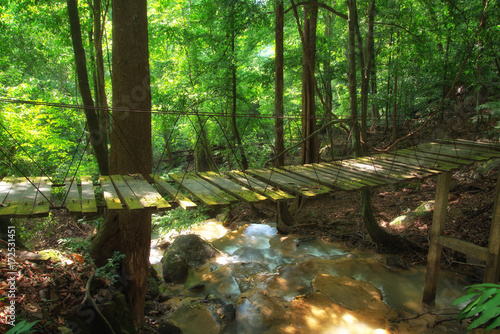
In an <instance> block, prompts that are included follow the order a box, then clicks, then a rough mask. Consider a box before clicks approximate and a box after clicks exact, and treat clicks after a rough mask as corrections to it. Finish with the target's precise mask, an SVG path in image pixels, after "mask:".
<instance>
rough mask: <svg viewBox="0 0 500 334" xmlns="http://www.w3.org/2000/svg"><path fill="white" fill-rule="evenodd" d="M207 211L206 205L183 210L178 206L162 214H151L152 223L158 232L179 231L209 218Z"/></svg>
mask: <svg viewBox="0 0 500 334" xmlns="http://www.w3.org/2000/svg"><path fill="white" fill-rule="evenodd" d="M207 212H208V208H206V207H198V208H196V209H193V210H184V209H183V208H180V207H179V208H176V209H174V210H169V211H167V212H165V213H164V214H162V215H153V217H152V223H153V226H154V227H155V228H156V229H158V232H159V233H160V234H162V233H168V232H169V231H181V230H182V229H186V228H189V227H190V226H192V225H195V224H199V223H201V222H202V221H204V220H207V219H208V218H210V217H209V215H208V213H207Z"/></svg>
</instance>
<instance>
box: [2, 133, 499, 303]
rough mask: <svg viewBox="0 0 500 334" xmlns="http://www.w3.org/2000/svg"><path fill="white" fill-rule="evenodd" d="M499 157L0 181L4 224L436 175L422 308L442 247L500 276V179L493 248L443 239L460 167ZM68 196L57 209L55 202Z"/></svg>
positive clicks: (468, 150) (391, 157)
mask: <svg viewBox="0 0 500 334" xmlns="http://www.w3.org/2000/svg"><path fill="white" fill-rule="evenodd" d="M493 158H500V144H498V143H495V144H492V143H479V142H471V141H465V140H455V141H443V142H438V143H425V144H421V145H418V146H415V147H411V148H407V149H403V150H398V151H396V152H394V153H392V154H377V155H372V156H369V157H362V158H357V159H347V160H343V161H338V162H330V163H326V162H325V163H316V164H310V165H303V166H284V167H281V168H260V169H249V170H246V171H244V172H241V171H231V172H227V173H224V174H217V173H213V172H205V173H192V172H190V173H185V174H170V175H169V179H168V180H166V179H162V178H159V177H158V176H155V175H150V176H148V177H149V179H150V181H151V182H149V181H147V180H145V179H144V178H143V177H142V176H140V175H111V176H101V177H100V178H99V180H98V182H96V183H94V182H93V180H92V179H91V178H90V177H85V176H83V177H80V178H79V180H77V181H78V182H74V181H75V180H73V181H67V182H61V183H59V184H51V182H49V180H48V178H46V177H32V178H20V177H5V178H4V179H3V180H2V181H1V182H0V203H1V204H0V217H28V218H29V217H39V216H46V215H48V213H49V211H50V210H51V209H61V208H64V209H67V210H68V211H69V212H71V213H75V214H80V215H82V214H83V215H86V214H93V213H97V212H98V208H99V207H102V208H106V209H107V210H110V211H113V210H124V209H125V210H131V211H133V210H152V211H153V210H168V209H170V208H172V207H174V206H181V207H183V208H184V209H190V208H194V207H196V206H197V205H199V204H201V205H206V206H210V207H224V206H230V205H231V204H234V203H237V202H249V203H257V202H261V201H273V202H282V201H287V200H291V199H294V198H295V197H297V196H304V197H307V198H314V197H318V196H323V195H326V194H329V193H332V192H337V191H356V190H360V189H362V188H364V187H378V186H385V185H389V184H395V183H402V182H407V181H409V180H411V179H416V178H426V177H430V176H433V175H438V179H437V187H436V204H435V209H434V216H433V224H432V228H431V239H430V247H429V257H428V264H427V276H426V283H425V288H424V298H423V301H424V303H426V304H432V303H433V301H434V298H435V294H436V287H437V276H438V272H439V264H440V257H441V249H442V247H443V246H445V247H449V248H452V249H454V250H456V251H460V252H462V253H466V254H468V255H470V256H473V257H475V258H478V259H480V260H483V261H485V262H486V273H485V277H484V280H485V281H486V282H497V281H498V278H499V277H500V256H499V253H500V211H499V210H498V204H497V202H498V199H499V197H500V178H498V183H497V189H496V195H495V205H494V209H493V222H492V227H491V231H490V240H489V245H488V247H487V248H486V247H480V246H477V245H473V244H471V243H468V242H464V241H462V240H458V239H453V238H450V237H447V236H444V235H443V231H444V224H445V222H446V214H447V208H448V195H449V186H450V179H451V174H452V171H453V170H456V169H458V168H459V167H460V166H462V165H469V164H472V163H474V162H481V161H487V160H490V159H493ZM57 194H59V197H61V195H63V199H59V202H62V204H60V205H54V204H52V203H55V198H56V197H57V196H56V195H57Z"/></svg>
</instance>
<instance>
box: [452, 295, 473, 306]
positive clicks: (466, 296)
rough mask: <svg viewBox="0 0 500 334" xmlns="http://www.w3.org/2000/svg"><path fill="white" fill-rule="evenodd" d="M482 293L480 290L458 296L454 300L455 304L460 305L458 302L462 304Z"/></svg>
mask: <svg viewBox="0 0 500 334" xmlns="http://www.w3.org/2000/svg"><path fill="white" fill-rule="evenodd" d="M479 295H480V294H479V293H478V292H476V293H470V294H467V295H465V296H462V297H460V298H457V299H456V300H455V301H454V302H453V305H458V304H462V303H464V302H466V301H468V300H469V299H472V298H474V297H476V296H479Z"/></svg>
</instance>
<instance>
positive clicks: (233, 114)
mask: <svg viewBox="0 0 500 334" xmlns="http://www.w3.org/2000/svg"><path fill="white" fill-rule="evenodd" d="M235 39H236V36H235V33H234V30H233V31H232V32H231V51H232V53H233V64H232V66H231V76H232V80H231V81H232V82H231V85H232V93H233V94H232V95H233V96H232V107H231V127H232V128H233V136H234V139H235V140H236V143H237V144H238V149H239V151H240V155H241V166H240V167H241V169H243V170H247V169H248V160H247V157H246V155H245V150H244V149H243V145H242V143H241V137H240V133H239V132H238V125H237V124H236V110H237V103H236V102H237V96H236V92H237V82H236V52H235V51H236V46H235ZM228 144H229V143H228ZM235 158H236V157H235Z"/></svg>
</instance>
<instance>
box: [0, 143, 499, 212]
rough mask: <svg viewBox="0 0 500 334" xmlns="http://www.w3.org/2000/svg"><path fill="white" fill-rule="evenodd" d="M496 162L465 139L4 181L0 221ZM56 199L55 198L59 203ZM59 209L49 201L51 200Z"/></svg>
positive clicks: (390, 179)
mask: <svg viewBox="0 0 500 334" xmlns="http://www.w3.org/2000/svg"><path fill="white" fill-rule="evenodd" d="M492 158H500V144H482V143H477V142H469V141H463V140H458V141H453V142H447V143H446V142H443V143H426V144H421V145H418V146H415V147H412V148H408V149H404V150H398V151H396V152H395V153H394V154H377V155H374V156H369V157H363V158H357V159H347V160H343V161H338V162H330V163H317V164H311V165H303V166H284V167H281V168H260V169H249V170H247V171H245V172H241V171H231V172H227V173H224V174H217V173H214V172H205V173H194V172H189V173H185V174H170V175H169V179H168V180H166V179H162V178H159V177H158V176H155V175H151V180H153V181H154V182H148V181H146V180H145V179H144V177H143V176H141V175H111V176H101V177H100V178H99V180H98V182H93V180H92V179H91V178H90V177H88V176H82V177H80V178H79V179H78V180H73V181H72V180H67V181H66V182H61V183H54V184H51V182H50V181H49V179H48V178H47V177H29V178H23V177H5V178H3V180H2V181H1V182H0V203H1V204H0V216H4V217H24V218H30V217H41V216H47V215H48V213H49V211H50V210H51V209H67V210H68V211H69V212H71V213H74V214H92V213H97V212H98V207H105V208H106V209H107V210H122V209H124V208H125V209H128V210H143V209H149V210H157V211H161V210H168V209H170V208H172V207H175V206H178V205H180V206H182V207H183V208H185V209H190V208H194V207H196V206H197V205H198V204H202V205H206V206H210V207H224V206H230V205H231V204H234V203H237V202H249V203H256V202H261V201H273V202H279V201H286V200H291V199H294V198H295V197H296V196H304V197H307V198H314V197H318V196H322V195H326V194H329V193H332V192H336V191H354V190H359V189H361V188H364V187H378V186H384V185H388V184H395V183H401V182H407V181H409V180H410V179H415V178H425V177H429V176H432V175H436V174H441V173H443V172H449V171H452V170H455V169H457V168H459V167H460V166H461V165H468V164H472V163H474V162H477V161H486V160H489V159H492ZM57 194H59V200H57V196H56V195H57ZM57 202H59V203H61V202H62V204H54V203H57Z"/></svg>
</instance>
